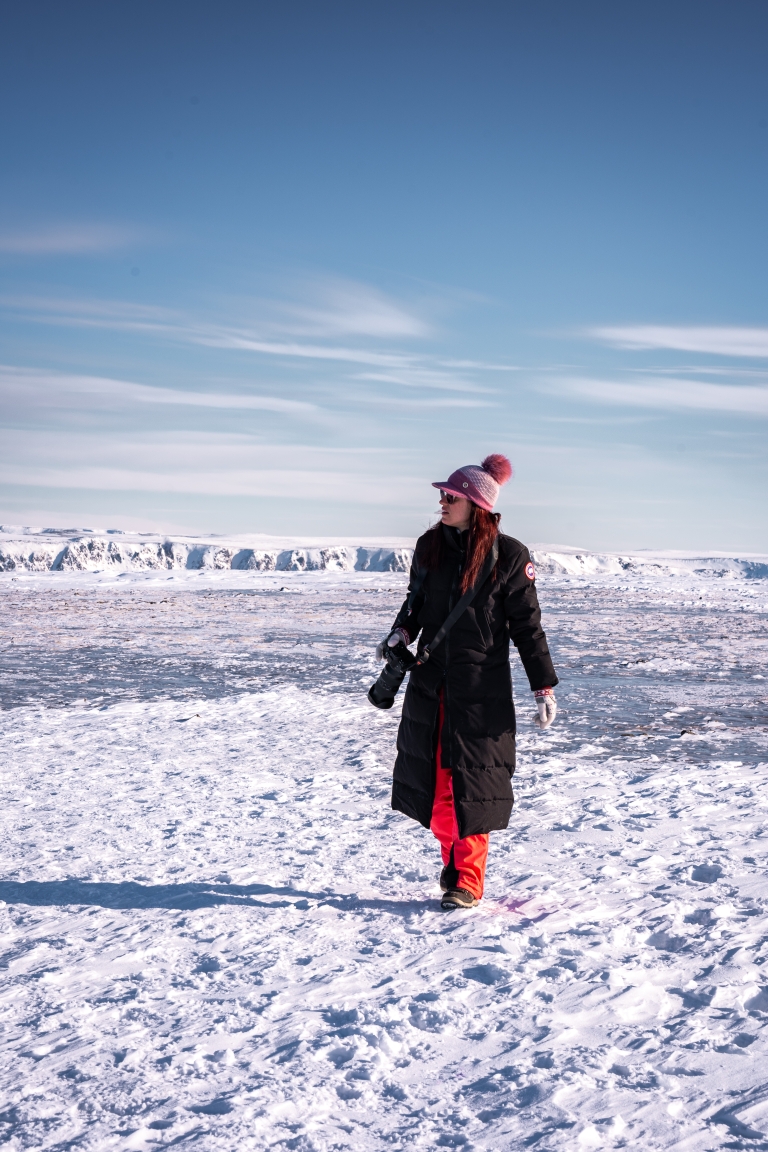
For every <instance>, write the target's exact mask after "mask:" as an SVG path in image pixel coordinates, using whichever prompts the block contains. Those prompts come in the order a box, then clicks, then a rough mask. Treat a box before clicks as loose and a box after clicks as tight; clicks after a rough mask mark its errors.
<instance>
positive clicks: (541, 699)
mask: <svg viewBox="0 0 768 1152" xmlns="http://www.w3.org/2000/svg"><path fill="white" fill-rule="evenodd" d="M533 695H534V698H535V700H536V708H537V709H538V711H537V712H536V713H535V714H534V717H533V722H534V724H535V725H536V727H537V728H539V729H541V731H543V730H544V729H545V728H549V726H550V724H551V723H552V721H553V720H554V718H555V716H556V715H557V700H555V694H554V692H553V691H552V689H551V688H539V689H538V690H537V691H536V692H534V694H533Z"/></svg>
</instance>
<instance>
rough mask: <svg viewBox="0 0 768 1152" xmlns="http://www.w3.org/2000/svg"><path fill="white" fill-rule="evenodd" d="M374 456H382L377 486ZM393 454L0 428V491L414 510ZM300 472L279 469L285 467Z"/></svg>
mask: <svg viewBox="0 0 768 1152" xmlns="http://www.w3.org/2000/svg"><path fill="white" fill-rule="evenodd" d="M382 455H384V456H385V457H387V456H388V457H389V463H388V466H386V468H385V471H386V473H387V475H388V476H389V478H390V479H389V481H388V483H387V484H385V485H382V482H381V475H382V467H383V464H382ZM393 457H394V458H396V454H395V453H393V452H390V453H386V452H384V453H382V452H381V451H378V452H377V451H374V452H371V451H365V452H362V451H361V452H345V451H343V450H334V449H322V448H320V449H319V448H317V447H312V446H311V445H289V446H285V445H281V446H271V445H265V444H263V443H261V442H260V440H259V439H258V438H257V437H254V436H247V435H243V434H225V433H210V432H197V433H189V432H186V433H184V432H175V433H169V434H163V435H159V434H157V433H145V434H143V435H138V434H134V435H113V436H110V437H109V438H108V439H105V438H104V437H102V436H100V435H98V434H86V433H81V434H75V435H72V436H68V437H62V436H60V435H58V434H56V433H51V432H35V431H31V430H21V431H19V430H14V431H13V432H11V431H3V430H0V483H5V484H23V485H26V486H31V487H38V488H64V489H71V488H83V489H91V490H99V491H128V492H131V491H133V492H171V493H185V494H192V495H206V496H262V497H280V498H285V497H294V498H298V499H302V500H305V501H306V500H307V499H313V500H317V499H323V500H338V501H341V502H344V503H352V504H361V505H384V506H389V505H391V504H392V503H393V502H395V503H398V504H401V505H403V506H405V507H421V506H423V504H424V500H425V495H426V498H427V499H431V495H432V494H430V493H429V492H426V493H425V485H424V481H423V478H421V477H418V476H414V475H413V474H412V473H410V472H409V470H408V468H407V467H406V468H403V467H393V466H392V458H393ZM293 460H296V461H300V462H301V466H300V467H298V468H297V467H286V461H293Z"/></svg>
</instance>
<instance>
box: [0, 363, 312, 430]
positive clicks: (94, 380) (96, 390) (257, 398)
mask: <svg viewBox="0 0 768 1152" xmlns="http://www.w3.org/2000/svg"><path fill="white" fill-rule="evenodd" d="M31 393H34V395H35V401H36V403H38V404H39V403H40V401H41V399H42V400H43V401H44V402H47V403H48V404H61V403H62V402H63V401H64V400H65V399H66V397H67V395H71V394H72V393H80V394H86V395H88V396H90V397H97V396H100V397H104V398H107V399H109V400H112V401H117V402H119V403H123V404H170V405H177V406H186V407H193V408H229V409H244V410H245V409H252V410H261V411H266V412H282V413H285V414H287V415H291V416H303V417H314V416H316V415H317V414H318V412H319V409H318V407H317V405H315V404H309V403H306V402H304V401H300V400H286V399H284V398H283V397H281V396H262V395H254V394H250V393H243V392H229V393H227V392H191V391H187V390H182V389H176V388H154V387H151V386H150V385H147V384H135V383H133V382H132V381H129V380H113V379H110V378H108V377H102V376H82V375H71V374H67V373H63V372H40V371H35V370H34V369H28V368H15V367H10V366H7V365H0V395H1V396H3V397H4V398H5V400H6V401H8V400H9V399H10V397H11V395H12V394H15V395H16V396H20V397H22V398H24V399H26V400H27V401H29V399H30V394H31Z"/></svg>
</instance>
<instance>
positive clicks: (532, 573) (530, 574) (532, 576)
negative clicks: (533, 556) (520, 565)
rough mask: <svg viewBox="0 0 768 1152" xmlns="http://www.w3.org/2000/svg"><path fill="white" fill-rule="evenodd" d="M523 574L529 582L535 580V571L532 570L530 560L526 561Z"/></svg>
mask: <svg viewBox="0 0 768 1152" xmlns="http://www.w3.org/2000/svg"><path fill="white" fill-rule="evenodd" d="M525 574H526V576H527V577H528V579H529V580H535V579H536V569H535V568H534V566H533V564H532V563H531V561H530V560H529V561H528V563H527V564H526V566H525Z"/></svg>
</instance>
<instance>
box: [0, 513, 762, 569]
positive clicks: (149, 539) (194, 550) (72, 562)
mask: <svg viewBox="0 0 768 1152" xmlns="http://www.w3.org/2000/svg"><path fill="white" fill-rule="evenodd" d="M413 544H414V541H413V540H404V539H397V540H360V541H350V540H340V539H338V538H337V539H312V540H306V539H304V540H297V539H291V538H284V537H271V536H261V535H252V536H237V537H223V536H222V537H218V536H201V537H190V536H178V537H176V538H173V539H170V538H168V537H166V536H162V535H157V534H153V533H144V532H142V533H126V532H118V531H116V530H114V529H108V530H106V531H101V530H98V529H92V528H72V529H65V528H43V529H34V528H19V527H15V526H3V525H0V572H70V573H74V572H104V571H110V570H111V571H120V572H133V571H137V572H147V571H160V570H168V569H176V570H183V569H188V570H192V571H199V570H203V569H209V570H225V569H232V570H235V571H241V572H247V571H254V572H321V571H323V572H407V571H408V569H409V567H410V563H411V557H412V555H413ZM531 550H532V553H533V559H534V561H535V563H536V566H537V568H538V570H539V572H540V573H542V574H543V573H547V574H549V575H571V576H599V575H621V574H622V573H627V574H631V573H635V574H638V575H652V574H654V573H657V574H659V575H669V576H673V575H682V574H683V573H685V574H688V575H695V576H714V577H746V578H752V579H764V578H766V577H768V556H763V555H750V554H748V555H736V554H727V553H719V552H712V553H706V554H699V553H694V552H676V551H662V552H651V551H638V552H631V553H622V554H620V553H614V552H590V551H586V550H584V549H576V548H568V547H561V546H552V545H546V544H537V545H532V546H531Z"/></svg>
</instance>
